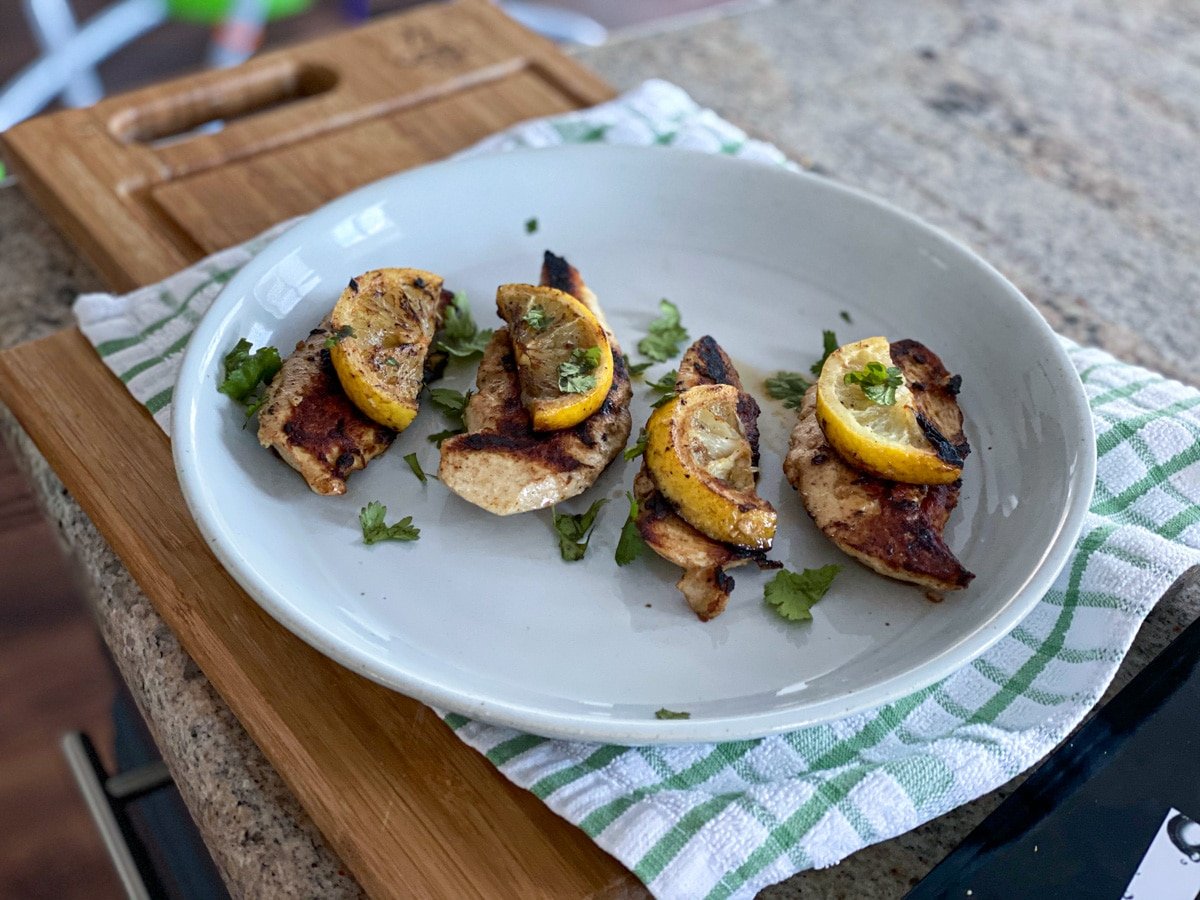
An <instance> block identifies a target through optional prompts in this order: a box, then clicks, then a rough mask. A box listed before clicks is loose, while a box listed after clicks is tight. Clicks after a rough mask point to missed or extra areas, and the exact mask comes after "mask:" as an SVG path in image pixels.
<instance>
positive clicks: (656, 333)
mask: <svg viewBox="0 0 1200 900" xmlns="http://www.w3.org/2000/svg"><path fill="white" fill-rule="evenodd" d="M687 339H688V333H687V329H686V328H684V327H683V325H682V324H681V321H680V318H679V307H678V306H676V305H675V304H674V303H672V302H671V301H670V300H668V299H666V298H665V297H664V298H663V299H662V300H659V301H658V318H657V319H655V320H654V321H653V322H651V323H650V333H649V334H647V335H646V336H645V337H644V338H642V339H641V340H640V341H638V345H637V348H638V352H639V353H641V354H642V355H643V356H645V357H646V358H647V359H652V360H654V361H655V362H666V361H667V360H668V359H671V358H672V357H674V356H677V355H678V354H679V345H680V344H682V343H683V342H684V341H686V340H687Z"/></svg>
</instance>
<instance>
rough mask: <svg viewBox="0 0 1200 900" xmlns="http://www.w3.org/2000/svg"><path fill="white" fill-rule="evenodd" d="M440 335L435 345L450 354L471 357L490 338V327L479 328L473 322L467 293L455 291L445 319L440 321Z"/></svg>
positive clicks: (480, 349)
mask: <svg viewBox="0 0 1200 900" xmlns="http://www.w3.org/2000/svg"><path fill="white" fill-rule="evenodd" d="M439 334H440V335H441V337H440V338H439V339H438V342H437V345H438V347H440V348H441V349H442V350H445V351H446V352H447V353H449V354H450V355H451V356H458V357H463V358H466V357H471V356H474V355H475V354H477V353H482V352H483V348H484V347H486V346H487V343H488V341H490V340H491V339H492V329H490V328H480V327H478V326H477V325H476V324H475V317H474V316H472V315H471V304H470V303H469V302H468V301H467V295H466V294H464V293H461V292H460V293H457V294H455V295H454V298H453V299H452V300H451V301H450V305H449V306H447V307H446V316H445V320H444V321H443V322H442V330H441V331H440V332H439Z"/></svg>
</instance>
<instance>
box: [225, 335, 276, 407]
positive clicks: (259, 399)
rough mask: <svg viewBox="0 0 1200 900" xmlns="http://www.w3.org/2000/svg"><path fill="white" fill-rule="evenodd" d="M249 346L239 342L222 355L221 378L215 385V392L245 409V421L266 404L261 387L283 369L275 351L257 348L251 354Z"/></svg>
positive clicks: (273, 349) (263, 390) (249, 344)
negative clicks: (222, 372)
mask: <svg viewBox="0 0 1200 900" xmlns="http://www.w3.org/2000/svg"><path fill="white" fill-rule="evenodd" d="M253 346H254V345H253V344H251V343H250V342H249V341H248V340H246V339H245V338H242V339H241V340H239V341H238V342H237V344H236V345H235V346H234V348H233V349H232V350H230V351H229V352H228V353H227V354H225V360H224V367H225V372H224V374H225V377H224V379H223V380H222V381H221V383H220V384H219V385H217V390H218V391H220V392H221V393H222V394H224V395H225V396H227V397H229V398H230V399H232V400H236V401H238V402H239V403H241V404H242V405H243V406H244V407H245V408H246V418H247V419H249V418H250V417H251V416H252V415H254V414H255V413H256V412H258V411H259V409H260V408H261V407H262V405H263V403H265V402H266V390H265V386H266V385H268V384H270V382H271V379H272V378H274V377H275V373H276V372H278V371H279V370H280V368H281V367H282V366H283V360H282V359H280V358H279V351H278V350H276V349H275V348H274V347H259V348H258V349H257V350H255V351H254V352H253V353H251V352H250V349H251V348H252V347H253Z"/></svg>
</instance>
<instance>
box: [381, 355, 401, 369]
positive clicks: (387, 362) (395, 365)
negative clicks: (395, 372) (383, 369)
mask: <svg viewBox="0 0 1200 900" xmlns="http://www.w3.org/2000/svg"><path fill="white" fill-rule="evenodd" d="M383 364H384V365H385V366H391V367H392V368H393V369H398V368H400V363H399V362H398V361H397V360H396V357H394V356H389V357H388V358H387V359H385V360H384V361H383Z"/></svg>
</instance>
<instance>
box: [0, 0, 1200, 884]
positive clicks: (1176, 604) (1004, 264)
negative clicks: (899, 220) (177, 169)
mask: <svg viewBox="0 0 1200 900" xmlns="http://www.w3.org/2000/svg"><path fill="white" fill-rule="evenodd" d="M1198 26H1200V13H1197V11H1196V9H1195V7H1194V5H1193V4H1190V3H1188V2H1187V0H1140V2H1127V3H1123V4H1112V5H1102V4H1092V5H1091V7H1086V6H1085V5H1083V4H1078V3H1073V2H1067V0H996V2H992V3H987V4H973V3H958V2H951V0H861V2H852V3H825V2H821V0H796V2H781V3H777V4H774V5H766V6H753V7H746V6H742V7H738V11H737V12H733V13H730V14H727V15H726V16H724V17H722V18H718V19H715V20H707V21H692V22H691V23H690V24H688V25H686V26H685V27H681V28H678V29H676V30H670V31H663V32H658V33H651V34H640V35H636V36H629V37H626V38H624V39H618V40H615V41H613V42H612V43H610V44H608V45H607V46H605V47H602V48H597V49H591V50H587V51H586V52H580V53H579V57H580V58H581V59H582V60H583V61H584V62H585V63H587V64H588V65H590V66H591V67H593V68H594V69H595V70H596V71H598V72H599V73H600V74H601V75H602V76H604V77H605V78H607V79H608V80H609V81H610V82H611V83H612V84H614V85H615V86H616V87H618V88H627V87H630V86H632V85H634V84H636V83H638V82H640V81H641V80H642V79H644V78H648V77H652V76H658V77H666V78H669V79H671V80H673V81H675V82H677V83H678V84H680V85H682V86H683V87H684V88H686V89H687V90H688V91H690V92H691V93H692V95H693V96H694V97H695V98H696V99H697V100H698V101H700V102H701V103H703V104H706V105H710V106H712V107H713V108H715V109H716V110H717V111H718V112H719V113H720V114H722V115H723V116H725V117H726V118H729V119H731V120H733V121H735V122H737V123H739V124H742V125H743V126H745V127H747V128H748V129H749V130H751V131H753V132H755V133H757V134H758V135H761V136H764V137H767V138H769V139H770V140H773V141H774V142H776V143H777V144H779V145H780V146H781V147H782V148H783V149H784V150H785V151H786V152H787V153H788V154H789V155H790V156H792V157H793V158H795V159H797V160H800V161H802V163H803V164H804V165H805V166H806V167H808V168H809V169H811V170H813V171H815V172H818V173H821V174H824V175H826V176H828V177H831V178H834V179H837V180H839V181H842V182H845V183H847V184H851V185H855V186H857V187H861V188H865V189H866V190H869V191H871V192H873V193H875V194H878V195H879V196H882V197H884V198H886V199H888V200H891V201H892V202H894V203H896V204H898V205H899V206H901V207H903V208H905V209H907V210H911V211H912V212H914V213H916V214H918V215H920V216H922V217H924V218H925V219H926V220H928V221H930V222H932V223H934V224H935V225H938V226H941V227H942V228H944V229H946V230H947V231H949V232H950V233H951V234H953V235H955V236H957V237H959V238H961V239H963V240H965V241H966V242H967V243H969V244H971V245H972V246H973V247H975V248H976V249H977V250H978V251H979V252H980V253H981V254H982V255H983V256H984V257H986V258H987V259H988V260H990V261H991V262H992V263H993V264H994V265H995V266H996V267H997V268H998V269H1000V271H1002V272H1003V273H1004V274H1005V275H1007V276H1008V277H1009V278H1010V279H1012V281H1014V282H1015V283H1016V284H1017V286H1018V287H1020V288H1021V290H1023V291H1024V292H1025V294H1026V295H1027V296H1028V297H1029V298H1030V299H1031V300H1032V301H1033V302H1034V303H1035V304H1036V305H1037V306H1038V308H1039V309H1040V310H1041V311H1042V313H1043V314H1044V315H1045V316H1046V318H1047V319H1048V320H1049V321H1050V323H1051V324H1052V325H1053V326H1054V327H1055V328H1056V329H1058V330H1059V331H1060V332H1062V333H1064V334H1066V335H1068V336H1070V337H1072V338H1075V339H1076V340H1078V341H1081V342H1083V343H1088V344H1095V345H1099V346H1101V347H1104V348H1106V349H1108V350H1109V351H1111V352H1113V353H1115V354H1116V355H1117V356H1119V357H1122V358H1124V359H1127V360H1130V361H1133V362H1138V363H1142V364H1145V365H1148V366H1150V367H1153V368H1156V369H1158V370H1160V371H1163V372H1165V373H1167V374H1169V375H1172V376H1174V377H1177V378H1180V379H1182V380H1184V381H1188V382H1190V383H1192V384H1197V383H1200V377H1198V374H1197V370H1196V368H1195V366H1194V365H1193V364H1192V357H1193V350H1194V348H1195V347H1196V346H1198V345H1200V314H1198V313H1200V309H1198V306H1200V301H1198V300H1197V298H1200V265H1197V263H1198V262H1200V215H1198V214H1197V213H1200V202H1198V196H1197V195H1198V194H1200V182H1198V181H1197V180H1196V179H1195V178H1194V175H1195V171H1196V167H1195V148H1196V146H1198V140H1200V65H1198V64H1197V62H1196V60H1197V59H1200V27H1198ZM98 287H99V283H98V280H97V278H96V276H95V275H94V274H92V273H91V272H90V271H89V270H88V269H87V267H86V266H85V265H84V264H83V263H82V262H81V261H80V260H79V259H78V258H77V257H76V256H75V255H74V254H73V253H72V252H71V251H70V250H69V249H68V248H67V247H66V245H65V244H64V243H63V241H62V240H61V238H60V237H59V236H58V235H57V234H56V233H55V232H54V231H53V230H52V229H51V228H50V227H49V226H48V225H47V224H46V223H45V222H44V221H43V220H42V219H41V218H40V216H39V215H38V214H37V212H36V211H35V210H34V209H33V207H32V206H31V205H30V204H29V202H28V201H27V200H25V198H24V197H23V196H22V195H21V194H20V192H19V190H16V189H12V188H6V189H0V346H11V345H13V344H16V343H19V342H21V341H24V340H27V339H30V338H34V337H38V336H41V335H45V334H48V333H50V332H51V331H54V330H56V329H58V328H61V327H63V326H64V325H67V324H69V322H70V313H69V305H70V302H71V301H72V299H73V298H74V296H75V295H76V294H77V293H79V292H81V291H85V290H90V289H96V288H98ZM0 433H3V435H4V437H5V438H6V439H7V440H8V441H10V442H11V443H12V444H13V446H14V447H15V448H16V450H17V453H18V455H19V457H20V459H21V462H22V464H23V465H24V466H25V468H26V470H27V471H28V472H29V474H30V476H31V478H32V480H33V482H34V484H35V485H36V488H37V491H38V493H39V495H40V496H41V498H42V500H43V502H44V504H45V507H46V509H47V510H48V512H49V514H50V516H51V517H52V519H53V521H55V522H56V523H57V525H58V528H59V532H60V534H61V537H62V539H63V541H64V543H65V545H66V546H67V547H68V549H69V550H70V551H71V552H72V554H73V555H74V556H75V557H76V558H77V559H78V560H79V562H80V564H81V566H82V568H83V569H84V571H85V572H86V574H87V575H88V576H90V579H89V580H90V582H91V591H90V593H89V598H90V602H91V604H92V605H93V608H94V611H95V614H96V618H97V620H98V622H99V625H100V629H101V631H102V633H103V636H104V640H105V641H106V642H107V644H108V646H109V648H110V650H111V651H112V654H113V656H114V658H115V659H116V662H117V665H118V666H119V668H120V670H121V672H122V674H123V676H124V678H125V680H126V681H127V682H128V683H129V686H130V689H131V691H132V693H133V695H134V698H135V699H136V700H137V702H138V704H139V706H140V707H141V709H142V711H143V713H144V714H145V716H146V717H147V719H148V722H149V725H150V727H151V730H152V732H153V734H154V737H155V739H156V740H157V741H158V744H159V746H160V748H161V750H162V753H163V756H164V758H165V760H166V761H167V763H168V765H169V767H170V769H171V771H172V773H173V775H174V777H175V779H176V782H177V783H178V785H179V788H180V791H181V792H182V794H183V798H184V800H185V801H186V803H187V805H188V807H189V808H190V809H191V811H192V813H193V815H194V816H195V818H196V820H197V823H198V825H199V827H200V830H201V832H202V833H203V834H204V836H205V839H206V841H207V842H208V845H209V848H210V849H211V851H212V853H213V856H214V858H215V859H216V862H217V864H218V866H219V867H220V869H221V871H222V873H223V874H224V876H225V878H226V880H227V882H228V884H229V886H230V889H231V892H232V893H233V894H234V895H235V896H249V897H265V896H279V895H284V894H286V895H299V896H321V897H344V896H356V895H358V894H359V893H360V891H359V889H358V886H357V885H356V884H355V883H354V882H353V880H352V879H351V878H350V877H349V876H348V875H346V874H345V873H344V871H343V870H342V869H341V867H340V863H339V861H338V859H337V858H336V856H335V855H334V854H333V853H332V851H331V850H330V849H329V848H328V847H327V845H326V844H325V843H324V841H323V839H322V837H321V835H320V834H319V832H318V831H317V830H316V828H315V827H314V826H313V824H312V823H311V821H309V819H308V817H307V816H306V815H305V814H304V813H303V811H302V810H301V809H300V808H299V806H298V804H297V803H296V800H295V799H294V797H292V795H291V794H290V793H289V792H288V791H287V789H286V788H285V787H284V786H283V784H282V782H281V781H280V779H279V776H278V775H277V774H276V773H275V772H274V771H273V770H272V769H271V767H270V766H269V765H268V764H267V763H266V761H265V760H264V758H263V756H262V754H261V753H260V752H259V750H258V749H257V747H255V745H254V744H253V743H252V742H251V741H250V739H249V738H248V737H247V735H246V734H245V732H244V731H243V730H242V728H241V726H240V725H239V724H238V723H237V721H236V720H235V719H234V718H233V716H232V714H231V713H230V711H229V709H228V708H227V707H226V706H225V704H224V703H223V702H222V701H221V699H220V698H219V697H218V696H217V695H216V693H215V692H214V691H213V689H212V686H211V685H210V684H209V682H208V680H207V679H206V678H205V677H204V675H203V674H202V673H201V672H200V671H199V670H198V669H197V667H196V666H195V664H194V663H193V662H192V661H191V660H190V659H189V658H188V657H187V656H186V655H185V654H184V653H183V651H182V650H181V649H180V647H179V644H178V642H177V641H176V639H175V637H174V636H173V635H172V634H171V632H170V631H169V629H167V627H166V626H165V625H164V624H163V622H162V620H161V619H160V618H159V617H158V615H157V614H156V613H155V612H154V610H153V608H152V607H151V606H150V604H149V603H148V602H147V600H146V599H145V597H144V596H143V595H142V593H141V592H140V591H139V590H138V588H137V586H136V585H135V584H134V583H133V581H132V580H131V578H130V576H129V574H128V572H127V571H126V570H125V568H124V566H123V565H122V564H121V563H120V562H119V560H118V559H117V558H116V556H115V555H114V554H113V553H112V551H111V550H110V549H109V548H108V546H107V544H106V543H105V542H104V540H103V539H102V538H101V537H100V536H99V535H98V534H97V532H96V530H95V528H94V527H93V525H92V524H91V523H90V522H89V521H88V520H87V518H86V517H85V516H84V515H83V513H82V512H81V511H80V509H79V507H78V506H77V505H76V504H75V502H74V501H73V500H72V499H71V497H70V496H69V495H68V494H67V492H66V491H65V490H64V489H63V487H62V485H61V484H60V483H59V481H58V479H57V478H56V477H55V476H54V474H53V473H52V472H50V471H49V469H48V467H47V466H46V464H45V462H44V460H42V458H41V457H40V456H39V455H38V453H37V451H36V450H35V449H34V448H33V447H32V445H31V444H30V442H29V440H28V439H27V438H26V437H25V436H24V434H23V433H22V432H21V431H20V429H19V427H18V426H17V425H16V423H15V422H14V421H13V419H12V417H11V415H9V414H8V413H7V412H6V411H3V410H0ZM1198 612H1200V582H1198V580H1197V579H1195V578H1192V579H1187V578H1186V577H1185V583H1182V584H1180V585H1177V586H1176V588H1174V589H1173V590H1172V591H1170V592H1168V595H1167V596H1166V598H1164V600H1163V601H1162V602H1161V603H1159V605H1158V607H1157V608H1156V610H1155V611H1154V613H1153V614H1152V615H1151V616H1150V618H1149V619H1148V620H1147V622H1146V624H1145V625H1144V626H1143V628H1142V630H1141V632H1140V633H1139V635H1138V638H1137V641H1136V643H1135V644H1134V647H1133V650H1132V651H1131V652H1130V654H1129V656H1128V658H1127V659H1126V661H1125V663H1124V665H1123V666H1122V667H1121V670H1120V672H1119V673H1118V675H1117V678H1116V680H1115V682H1114V684H1113V687H1112V688H1111V689H1110V691H1111V690H1116V689H1117V688H1119V687H1120V686H1121V685H1123V684H1125V683H1126V682H1127V681H1128V679H1129V678H1130V677H1132V675H1133V674H1134V673H1136V672H1137V671H1138V670H1140V669H1141V668H1142V666H1144V665H1145V663H1146V662H1147V661H1148V660H1149V659H1150V658H1152V657H1153V656H1154V655H1155V654H1156V653H1157V652H1158V651H1159V650H1160V649H1161V648H1162V647H1164V646H1165V645H1166V644H1167V643H1168V642H1169V641H1170V640H1171V638H1173V637H1174V635H1175V634H1177V633H1178V632H1179V631H1180V630H1181V629H1182V627H1183V626H1184V625H1186V624H1187V623H1188V622H1190V621H1191V620H1192V619H1193V618H1194V617H1195V616H1196V615H1197V613H1198ZM1015 784H1016V781H1014V782H1013V783H1010V784H1009V785H1006V786H1005V787H1003V788H1001V789H1000V790H998V791H995V792H993V793H992V794H990V795H988V796H986V797H983V798H981V799H979V800H977V801H975V802H974V803H971V804H969V805H967V806H965V807H962V808H960V809H958V810H956V811H954V812H952V813H949V814H948V815H945V816H942V817H941V818H939V819H936V820H934V821H933V822H930V823H928V824H926V825H924V826H922V827H921V828H918V829H916V830H914V831H911V832H909V833H907V834H905V835H902V836H900V837H898V838H895V839H893V840H890V841H886V842H884V843H881V844H877V845H875V846H873V847H870V848H867V849H866V850H863V851H861V852H859V853H857V854H855V855H854V856H852V857H850V858H849V859H848V860H846V861H845V862H843V863H842V864H841V865H839V866H836V867H834V868H832V869H826V870H822V871H816V872H807V873H802V874H800V875H797V876H795V877H794V878H792V879H791V880H789V881H787V882H784V883H783V884H782V885H778V886H775V887H773V888H770V889H768V890H767V891H765V892H764V894H763V896H766V897H772V898H783V897H793V896H800V895H801V894H803V895H804V896H855V897H875V896H878V897H890V896H895V895H897V894H898V893H900V892H901V891H902V890H903V889H905V888H906V887H907V886H908V885H909V884H910V883H914V882H915V881H916V880H917V879H918V878H919V877H920V876H922V875H924V874H925V872H927V871H928V870H929V868H930V867H931V866H932V865H933V864H934V863H936V862H937V861H938V860H939V859H941V857H942V856H944V855H945V853H946V852H947V851H948V850H949V849H950V848H951V847H952V846H954V845H955V844H956V843H957V842H958V841H960V840H961V839H962V838H963V837H964V836H965V834H966V833H967V831H968V830H969V829H970V828H971V827H973V826H974V825H975V824H976V823H977V822H978V821H979V820H980V819H981V818H982V817H983V816H984V815H986V814H987V813H988V812H989V811H990V810H991V809H993V808H994V807H995V805H996V804H997V803H998V802H999V801H1000V800H1001V799H1003V797H1004V796H1006V795H1007V793H1009V792H1010V791H1011V790H1012V788H1013V787H1014V786H1015Z"/></svg>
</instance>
